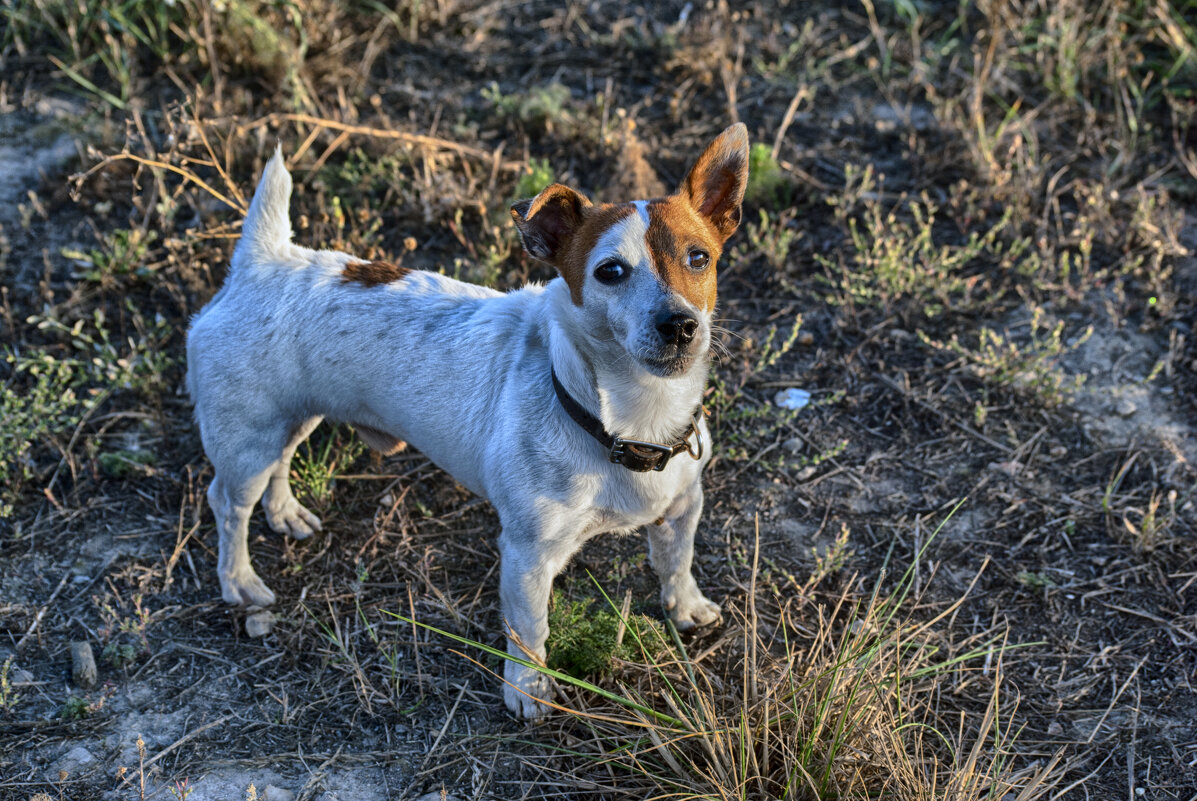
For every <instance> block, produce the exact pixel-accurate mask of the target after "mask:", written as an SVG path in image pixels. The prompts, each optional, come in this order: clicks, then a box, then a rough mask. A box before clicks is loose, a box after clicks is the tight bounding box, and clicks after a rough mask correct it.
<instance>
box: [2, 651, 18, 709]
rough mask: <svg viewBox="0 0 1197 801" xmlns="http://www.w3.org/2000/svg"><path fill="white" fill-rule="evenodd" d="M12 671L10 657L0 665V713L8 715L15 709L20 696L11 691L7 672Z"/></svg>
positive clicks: (10, 680) (10, 682) (11, 687)
mask: <svg viewBox="0 0 1197 801" xmlns="http://www.w3.org/2000/svg"><path fill="white" fill-rule="evenodd" d="M11 670H12V657H11V656H10V657H8V659H5V660H4V664H3V665H0V712H4V713H8V712H12V711H13V710H14V709H16V708H17V704H18V703H19V702H20V700H21V694H20V693H19V692H17V691H16V690H14V689H13V686H12V679H10V678H9V672H10V671H11Z"/></svg>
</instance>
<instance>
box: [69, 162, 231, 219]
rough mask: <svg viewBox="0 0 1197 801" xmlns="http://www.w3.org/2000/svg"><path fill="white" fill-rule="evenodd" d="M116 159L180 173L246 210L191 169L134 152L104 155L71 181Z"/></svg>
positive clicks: (89, 173)
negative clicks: (97, 162) (98, 161)
mask: <svg viewBox="0 0 1197 801" xmlns="http://www.w3.org/2000/svg"><path fill="white" fill-rule="evenodd" d="M117 161H134V162H137V163H138V164H144V165H145V166H147V167H155V168H157V169H160V170H167V171H169V172H173V173H175V174H177V175H181V176H183V178H184V180H187V181H191V183H193V184H195V185H196V186H198V187H199V188H200V189H203V190H204V191H205V192H207V193H208V194H210V195H211V196H212V197H214V198H216V199H217V200H219V201H220V202H221V203H224V204H225V205H227V206H228V207H229V208H231V209H236V210H237V211H239V212H241V213H242V214H245V212H246V211H247V209H246V206H245V204H244V203H243V202H242V203H238V202H237V201H236V200H232V199H230V198H229V197H228V196H226V195H225V194H223V193H221V192H219V191H217V190H216V189H214V188H213V187H212V185H211V184H209V183H208V182H207V181H205V180H204V179H203V178H200V177H199V176H198V175H196V174H195V173H193V172H192V171H191V170H185V169H183V168H182V167H176V166H175V165H173V164H167V163H166V162H165V161H157V160H155V159H147V158H144V157H142V156H138V155H136V154H134V153H116V154H113V155H111V156H105V157H104V159H103V160H102V161H101V162H100V163H99V164H97V165H95V166H94V167H92V168H91V169H90V170H88V171H87V172H83V173H78V174H76V175H72V176H71V182H72V183H74V184H75V186H76V187H78V185H79V184H81V183H82V182H83V181H86V180H87V179H88V178H90V177H91V176H92V174H93V173H95V172H97V171H99V170H102V169H104V168H105V167H107V166H108V165H109V164H112V163H113V162H117Z"/></svg>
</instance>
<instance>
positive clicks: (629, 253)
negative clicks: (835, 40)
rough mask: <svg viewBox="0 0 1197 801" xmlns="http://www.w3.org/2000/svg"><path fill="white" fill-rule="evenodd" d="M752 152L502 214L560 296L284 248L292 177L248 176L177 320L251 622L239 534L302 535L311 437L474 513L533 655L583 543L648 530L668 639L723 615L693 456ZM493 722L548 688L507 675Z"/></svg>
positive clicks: (231, 559) (702, 431) (731, 131)
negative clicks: (416, 457)
mask: <svg viewBox="0 0 1197 801" xmlns="http://www.w3.org/2000/svg"><path fill="white" fill-rule="evenodd" d="M747 178H748V136H747V129H746V128H745V127H744V125H742V124H737V125H733V126H732V127H730V128H728V129H727V130H726V131H724V132H723V133H722V134H721V135H720V136H719V137H718V138H717V139H715V140H714V142H712V143H711V144H710V145H709V146H708V147H707V149H706V150H705V151H704V152H703V154H702V155H701V156H700V157H699V159H698V161H697V162H696V163H695V164H694V166H693V167H692V168H691V170H690V173H689V175H687V177H686V179H685V181H684V182H683V183H682V185H681V187H680V188H679V189H678V190H677V192H675V193H674V194H673V195H670V196H669V197H667V198H663V199H657V200H647V201H632V202H630V203H620V204H614V205H600V206H596V205H593V204H591V203H590V201H588V200H587V199H586V198H585V197H583V196H582V195H580V194H579V193H577V192H575V191H574V190H572V189H570V188H568V187H565V186H562V185H560V184H554V185H552V186H550V187H548V188H547V189H545V190H544V191H543V192H541V193H540V194H539V195H537V196H536V197H535V198H533V199H532V200H525V201H521V202H519V203H516V204H515V205H514V206H513V207H512V209H511V216H512V217H513V218H514V219H515V224H516V225H517V226H518V228H519V231H520V234H521V236H522V237H523V242H524V248H525V249H526V250H527V252H528V254H529V255H531V256H532V257H534V258H536V259H540V260H541V261H544V262H547V263H549V264H551V265H553V266H554V267H555V268H557V270H558V272H559V273H560V278H557V279H554V280H553V281H550V282H549V283H548V284H547V285H546V286H527V287H524V288H523V289H520V290H518V291H515V292H509V293H507V294H503V293H500V292H495V291H493V290H490V289H485V288H483V287H479V286H475V285H472V284H465V283H461V282H459V281H455V280H453V279H452V278H447V277H446V276H444V275H439V274H437V273H430V272H420V271H413V270H408V269H406V268H403V267H396V266H394V265H390V264H386V263H383V262H362V261H360V260H358V259H355V258H354V257H352V256H350V255H348V254H346V253H339V252H334V251H326V250H325V251H315V250H308V249H307V248H304V247H300V246H299V245H295V244H293V243H292V242H291V225H290V221H289V202H290V195H291V176H290V175H289V174H288V173H287V170H286V168H285V167H284V165H283V159H282V156H281V154H279V153H276V154H275V155H274V157H273V158H272V159H271V160H270V162H269V163H268V164H267V165H266V169H265V171H264V173H263V175H262V180H261V182H260V183H259V184H258V188H257V191H256V193H255V194H254V199H253V203H252V204H251V205H250V209H249V213H248V214H247V215H246V218H245V225H244V227H243V229H242V234H241V241H240V242H239V243H238V245H237V248H236V251H235V252H234V253H233V259H232V265H231V268H230V270H229V275H228V278H227V279H226V281H225V283H224V287H223V288H222V289H221V290H220V292H218V293H217V295H216V296H215V297H214V298H213V299H212V301H211V302H210V303H209V304H208V305H207V306H206V307H204V309H203V311H201V312H200V313H199V315H197V316H196V318H195V320H194V321H193V322H192V325H191V331H190V333H189V335H188V338H187V361H188V372H187V383H188V388H189V389H190V392H191V397H192V399H193V400H194V402H195V414H196V419H197V420H198V421H199V427H200V434H201V436H202V438H203V444H204V450H205V451H206V452H207V454H208V457H209V458H210V459H211V460H212V464H213V466H214V468H215V477H214V478H213V480H212V484H211V486H210V487H209V488H208V500H209V502H210V503H211V505H212V511H213V512H214V513H215V516H216V524H217V528H218V529H219V533H220V558H219V573H220V586H221V590H222V592H223V595H224V599H225V600H226V601H228V602H229V603H234V604H244V605H258V606H267V605H269V604H271V603H273V602H274V593H273V592H271V590H270V589H269V588H268V587H267V586H266V585H265V584H264V583H263V582H262V580H261V579H260V578H258V575H257V573H255V572H254V569H253V567H252V566H251V565H250V559H249V548H248V544H247V537H248V528H249V518H250V515H251V513H252V511H253V507H254V504H255V503H257V501H258V499H259V498H261V499H262V505H263V507H264V508H265V510H266V519H267V521H268V522H269V524H270V527H271V528H272V529H274V530H275V531H278V532H285V533H289V534H290V535H291V536H293V537H297V538H304V537H307V536H309V535H311V534H312V532H313V531H318V530H319V529H320V520H319V519H318V518H317V517H316V516H315V515H313V514H312V513H311V512H309V511H308V510H307V509H305V508H304V507H303V506H301V505H300V504H299V502H298V501H296V500H295V497H294V496H293V495H292V494H291V488H290V486H289V484H288V474H289V471H290V462H291V456H292V454H294V452H295V449H296V447H297V446H298V445H299V443H300V442H302V441H303V440H304V438H306V437H307V436H308V435H309V434H310V433H311V432H312V430H313V429H314V428H315V427H316V426H317V425H318V424H319V423H320V421H321V420H322V419H329V420H334V421H339V422H345V423H350V424H352V425H354V426H355V427H356V428H357V430H358V432H359V434H360V435H361V437H362V439H363V440H365V441H366V443H367V444H369V445H370V446H372V447H374V448H377V449H379V450H382V451H384V452H390V451H393V450H395V449H396V448H398V447H400V446H401V444H402V442H404V441H406V442H410V443H411V444H412V445H414V446H415V447H417V448H419V449H420V450H421V451H422V452H423V453H424V454H425V455H427V456H428V458H429V459H431V460H432V461H434V462H435V463H436V464H437V465H439V466H440V467H442V468H444V469H445V470H447V471H448V472H449V473H451V474H452V475H453V476H454V477H455V478H456V479H457V480H458V481H460V482H461V483H462V484H464V485H465V486H466V487H468V488H469V489H471V490H472V491H474V492H476V493H478V494H479V495H481V496H483V497H484V498H486V499H488V500H489V501H490V502H491V503H492V504H494V506H495V509H496V510H498V513H499V520H500V522H501V524H502V534H501V535H500V537H499V548H500V551H501V554H502V578H501V586H500V595H501V597H502V605H503V615H504V616H505V618H506V622H507V625H508V626H509V627H510V632H511V634H513V635H514V636H511V637H510V638H509V645H508V650H509V652H511V653H512V654H515V655H517V656H522V655H523V651H522V650H521V647H520V644H521V643H522V645H523V646H524V647H525V648H527V649H529V651H530V652H531V653H533V654H536V655H537V656H539V657H540V658H542V659H543V657H544V655H545V639H546V638H547V637H548V633H549V628H548V608H547V607H548V601H549V593H550V588H551V586H552V582H553V578H554V577H555V576H556V575H557V574H558V573H559V572H561V570H562V569H563V568H564V567H565V565H566V563H567V562H568V561H569V559H570V558H571V557H572V556H573V555H574V554H575V553H576V552H577V551H578V549H579V548H581V546H582V544H583V543H585V542H586V541H587V540H588V539H590V538H591V537H593V536H595V535H596V534H599V533H602V532H609V531H629V530H632V529H635V528H637V527H640V526H648V532H649V545H650V557H651V561H652V565H653V568H654V569H655V570H656V572H657V575H658V576H659V577H660V580H661V585H662V587H661V597H662V601H663V603H664V607H665V609H666V610H668V613H669V615H670V617H671V618H672V619H673V621H674V623H675V624H676V625H677V627H678V628H679V629H682V630H685V629H690V628H693V627H695V626H701V625H704V624H708V623H712V622H714V621H715V620H717V619H718V617H719V606H718V605H717V604H715V603H713V602H712V601H710V600H708V599H707V598H706V597H705V596H704V595H703V594H702V592H701V591H699V589H698V585H697V584H696V583H695V581H694V577H693V575H692V574H691V559H692V556H693V549H694V530H695V527H696V526H697V524H698V518H699V515H700V513H701V511H702V483H701V476H700V474H701V472H702V468H703V466H704V465H705V464H706V462H707V460H708V459H709V458H710V453H711V449H710V439H709V436H710V435H709V433H708V431H707V425H706V422H705V421H704V420H703V417H702V414H701V401H702V395H703V390H704V387H705V385H706V377H707V359H708V350H709V348H710V341H711V314H712V312H713V310H714V308H715V287H716V281H715V263H716V262H717V261H718V259H719V255H720V252H721V250H722V248H723V244H724V242H725V241H726V240H727V238H728V237H729V236H731V234H732V233H733V232H734V231H735V230H736V227H737V225H738V224H739V221H740V204H741V201H742V199H743V196H744V187H745V184H746V182H747ZM506 680H507V686H506V687H505V688H504V698H505V700H506V702H507V706H508V707H509V708H510V709H511V710H512V711H513V712H515V713H517V714H520V715H523V716H528V717H532V716H538V715H540V714H542V713H543V712H544V711H545V707H544V705H543V704H541V703H539V702H538V700H537V699H538V698H539V699H544V698H547V693H548V692H549V686H548V684H547V682H546V680H545V679H544V678H543V677H542V676H541V675H540V674H539V673H537V672H536V671H535V670H532V669H530V668H526V667H524V666H522V665H520V664H517V663H514V662H509V663H508V664H507V668H506Z"/></svg>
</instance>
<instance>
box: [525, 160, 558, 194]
mask: <svg viewBox="0 0 1197 801" xmlns="http://www.w3.org/2000/svg"><path fill="white" fill-rule="evenodd" d="M555 180H557V178H556V174H555V173H554V172H553V168H552V167H551V166H550V165H549V160H548V159H538V158H530V159H528V166H527V167H525V168H524V170H523V171H522V172H521V173H520V177H519V180H518V181H517V182H516V185H515V199H516V200H524V199H526V198H530V197H536V196H537V195H538V194H540V191H541V190H542V189H544V188H545V187H546V186H548V185H549V184H551V183H553V182H554V181H555Z"/></svg>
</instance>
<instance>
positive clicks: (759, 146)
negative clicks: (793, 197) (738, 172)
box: [744, 142, 790, 206]
mask: <svg viewBox="0 0 1197 801" xmlns="http://www.w3.org/2000/svg"><path fill="white" fill-rule="evenodd" d="M789 188H790V184H789V181H788V180H787V178H786V175H785V173H784V172H782V170H781V165H779V164H778V163H777V159H775V158H774V157H773V150H772V148H770V147H769V145H767V144H765V143H764V142H757V143H756V144H754V145H753V146H752V147H750V148H749V149H748V187H747V188H746V189H745V191H744V198H745V200H747V201H748V202H749V203H753V204H757V205H760V206H777V205H781V204H785V203H786V202H787V201H788V200H789V197H788V196H789Z"/></svg>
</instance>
